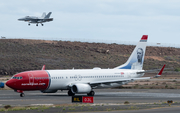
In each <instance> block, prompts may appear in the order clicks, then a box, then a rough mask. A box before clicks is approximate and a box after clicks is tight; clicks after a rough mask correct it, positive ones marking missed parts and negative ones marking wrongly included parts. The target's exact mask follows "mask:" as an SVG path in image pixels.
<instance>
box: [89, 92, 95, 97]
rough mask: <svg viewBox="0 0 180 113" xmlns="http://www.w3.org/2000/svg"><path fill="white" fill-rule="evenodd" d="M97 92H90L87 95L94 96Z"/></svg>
mask: <svg viewBox="0 0 180 113" xmlns="http://www.w3.org/2000/svg"><path fill="white" fill-rule="evenodd" d="M94 94H95V92H94V91H90V92H89V93H87V95H88V96H94Z"/></svg>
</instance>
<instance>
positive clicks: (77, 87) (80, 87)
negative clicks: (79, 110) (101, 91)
mask: <svg viewBox="0 0 180 113" xmlns="http://www.w3.org/2000/svg"><path fill="white" fill-rule="evenodd" d="M91 89H92V88H91V86H90V85H89V84H82V83H78V84H74V85H73V86H72V87H71V91H72V92H73V93H89V92H90V91H91Z"/></svg>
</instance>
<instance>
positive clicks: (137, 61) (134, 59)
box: [115, 35, 148, 70]
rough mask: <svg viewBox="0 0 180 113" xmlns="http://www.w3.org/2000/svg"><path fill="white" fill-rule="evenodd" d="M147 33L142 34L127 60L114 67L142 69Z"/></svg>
mask: <svg viewBox="0 0 180 113" xmlns="http://www.w3.org/2000/svg"><path fill="white" fill-rule="evenodd" d="M147 39H148V35H143V36H142V38H141V40H140V41H139V43H138V44H137V45H136V47H135V49H134V50H133V52H132V54H131V56H130V57H129V59H128V60H127V62H126V63H124V64H123V65H120V66H118V67H115V69H134V70H142V67H143V62H144V56H145V51H146V43H147Z"/></svg>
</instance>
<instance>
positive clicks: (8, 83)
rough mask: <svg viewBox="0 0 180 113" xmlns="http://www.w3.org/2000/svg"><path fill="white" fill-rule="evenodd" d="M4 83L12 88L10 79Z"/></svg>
mask: <svg viewBox="0 0 180 113" xmlns="http://www.w3.org/2000/svg"><path fill="white" fill-rule="evenodd" d="M6 85H7V86H8V87H10V88H13V83H12V81H11V80H8V81H7V82H6Z"/></svg>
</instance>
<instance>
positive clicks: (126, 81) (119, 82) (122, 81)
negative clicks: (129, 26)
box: [89, 77, 151, 87]
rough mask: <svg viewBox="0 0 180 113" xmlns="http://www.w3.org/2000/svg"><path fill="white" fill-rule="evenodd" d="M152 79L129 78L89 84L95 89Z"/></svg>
mask: <svg viewBox="0 0 180 113" xmlns="http://www.w3.org/2000/svg"><path fill="white" fill-rule="evenodd" d="M150 78H151V77H142V78H129V79H119V80H108V81H107V80H105V81H96V82H90V83H89V84H90V85H91V86H92V87H95V86H99V85H102V84H104V85H110V84H111V83H118V84H122V85H124V84H126V83H129V82H133V81H135V80H146V79H150Z"/></svg>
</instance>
